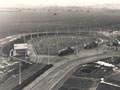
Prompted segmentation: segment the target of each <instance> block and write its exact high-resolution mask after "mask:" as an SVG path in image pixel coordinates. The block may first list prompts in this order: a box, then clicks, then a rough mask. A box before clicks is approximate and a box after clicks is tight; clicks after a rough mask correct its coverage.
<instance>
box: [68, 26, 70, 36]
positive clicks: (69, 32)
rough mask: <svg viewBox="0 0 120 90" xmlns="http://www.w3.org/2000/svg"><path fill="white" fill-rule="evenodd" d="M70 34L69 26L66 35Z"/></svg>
mask: <svg viewBox="0 0 120 90" xmlns="http://www.w3.org/2000/svg"><path fill="white" fill-rule="evenodd" d="M69 34H70V29H69V27H68V35H69Z"/></svg>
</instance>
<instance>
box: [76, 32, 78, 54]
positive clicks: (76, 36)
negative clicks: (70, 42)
mask: <svg viewBox="0 0 120 90" xmlns="http://www.w3.org/2000/svg"><path fill="white" fill-rule="evenodd" d="M77 44H78V42H77V31H76V55H77V53H78V50H77V49H78V45H77Z"/></svg>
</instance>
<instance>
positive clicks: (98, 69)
mask: <svg viewBox="0 0 120 90" xmlns="http://www.w3.org/2000/svg"><path fill="white" fill-rule="evenodd" d="M112 73H113V70H112V68H109V67H104V66H99V65H97V64H96V65H94V64H93V65H87V66H82V67H79V68H78V69H77V70H76V71H75V72H74V73H73V75H74V76H76V77H89V78H98V79H99V78H103V77H105V76H107V75H110V74H112Z"/></svg>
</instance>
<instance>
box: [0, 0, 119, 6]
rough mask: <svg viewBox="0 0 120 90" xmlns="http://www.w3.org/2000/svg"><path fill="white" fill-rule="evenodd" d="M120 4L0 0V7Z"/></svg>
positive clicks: (93, 0) (87, 0)
mask: <svg viewBox="0 0 120 90" xmlns="http://www.w3.org/2000/svg"><path fill="white" fill-rule="evenodd" d="M118 3H119V4H120V0H0V6H16V5H59V6H84V5H85V6H88V5H96V4H100V5H101V4H118Z"/></svg>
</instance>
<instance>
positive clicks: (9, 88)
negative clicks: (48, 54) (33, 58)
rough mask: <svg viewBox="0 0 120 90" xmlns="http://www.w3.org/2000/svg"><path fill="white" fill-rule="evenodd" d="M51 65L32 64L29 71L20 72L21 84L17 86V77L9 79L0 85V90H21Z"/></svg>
mask: <svg viewBox="0 0 120 90" xmlns="http://www.w3.org/2000/svg"><path fill="white" fill-rule="evenodd" d="M50 67H51V65H49V66H48V65H45V64H34V65H32V66H31V67H30V68H29V69H26V70H24V71H23V72H22V84H21V85H19V75H16V77H15V78H11V79H8V80H6V81H5V82H3V83H2V84H0V90H21V89H22V88H23V87H24V86H25V85H27V84H28V83H30V82H31V81H32V80H34V79H35V78H36V77H37V76H39V75H40V74H42V73H43V72H44V71H45V70H47V69H48V68H50Z"/></svg>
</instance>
